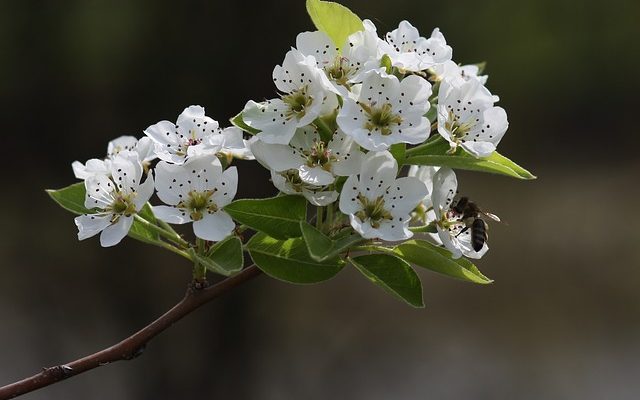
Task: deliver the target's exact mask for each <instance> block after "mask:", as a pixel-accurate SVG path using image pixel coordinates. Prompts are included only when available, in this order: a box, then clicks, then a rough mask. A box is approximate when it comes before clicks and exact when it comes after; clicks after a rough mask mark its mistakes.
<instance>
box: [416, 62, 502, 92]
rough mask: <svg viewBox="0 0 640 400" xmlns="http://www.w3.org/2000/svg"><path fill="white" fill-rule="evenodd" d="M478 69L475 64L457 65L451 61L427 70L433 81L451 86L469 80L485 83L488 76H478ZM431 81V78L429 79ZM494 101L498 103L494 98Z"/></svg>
mask: <svg viewBox="0 0 640 400" xmlns="http://www.w3.org/2000/svg"><path fill="white" fill-rule="evenodd" d="M479 71H480V67H478V66H477V65H475V64H469V65H458V64H456V63H455V62H453V61H450V60H449V61H446V62H444V63H442V64H437V65H435V66H434V67H432V68H430V69H429V73H431V74H432V75H433V76H434V77H433V80H435V81H443V80H446V81H448V82H449V83H452V84H457V85H459V84H461V83H462V82H465V81H468V80H470V79H477V80H478V81H480V83H482V84H483V85H484V84H486V83H487V79H488V78H489V76H488V75H478V73H479ZM430 79H431V78H430ZM495 101H498V99H497V98H496V100H495Z"/></svg>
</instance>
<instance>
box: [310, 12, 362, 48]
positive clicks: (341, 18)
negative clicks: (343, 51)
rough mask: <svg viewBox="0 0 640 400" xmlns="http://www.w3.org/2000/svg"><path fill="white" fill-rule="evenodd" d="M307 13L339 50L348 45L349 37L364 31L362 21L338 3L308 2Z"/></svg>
mask: <svg viewBox="0 0 640 400" xmlns="http://www.w3.org/2000/svg"><path fill="white" fill-rule="evenodd" d="M307 13H309V16H310V17H311V20H312V21H313V24H314V25H315V26H316V28H318V30H320V31H322V32H324V33H326V34H327V36H329V38H331V40H332V41H333V43H334V44H335V45H336V47H338V48H342V46H344V45H345V44H346V41H347V38H348V37H349V35H351V34H353V33H356V32H359V31H362V30H364V25H363V24H362V20H361V19H360V18H358V16H357V15H355V14H354V13H353V12H352V11H351V10H349V9H348V8H347V7H345V6H343V5H341V4H338V3H334V2H331V1H320V0H307Z"/></svg>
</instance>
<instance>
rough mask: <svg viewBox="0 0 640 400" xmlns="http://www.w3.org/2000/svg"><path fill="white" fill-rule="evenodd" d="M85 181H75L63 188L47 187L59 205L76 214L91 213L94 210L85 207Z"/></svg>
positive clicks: (50, 195)
mask: <svg viewBox="0 0 640 400" xmlns="http://www.w3.org/2000/svg"><path fill="white" fill-rule="evenodd" d="M86 193H87V191H86V189H85V187H84V182H79V183H74V184H73V185H70V186H67V187H65V188H62V189H58V190H54V189H47V194H48V195H49V197H51V198H52V199H53V201H55V202H56V203H58V205H60V206H61V207H62V208H64V209H65V210H67V211H71V212H72V213H74V214H91V213H92V211H91V210H89V209H87V208H85V206H84V199H85V196H86Z"/></svg>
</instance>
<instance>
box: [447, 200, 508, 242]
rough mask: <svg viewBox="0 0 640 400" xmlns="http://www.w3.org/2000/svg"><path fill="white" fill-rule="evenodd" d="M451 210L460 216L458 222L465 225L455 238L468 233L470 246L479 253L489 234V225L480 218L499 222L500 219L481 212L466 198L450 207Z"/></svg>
mask: <svg viewBox="0 0 640 400" xmlns="http://www.w3.org/2000/svg"><path fill="white" fill-rule="evenodd" d="M451 210H453V211H454V212H455V213H456V214H458V215H460V220H461V221H462V222H463V223H464V224H465V227H464V228H463V229H462V230H461V231H460V232H459V233H458V234H457V235H456V236H460V235H462V234H463V233H465V232H467V231H470V234H471V246H472V247H473V250H475V251H480V250H481V249H482V247H483V246H484V244H485V243H486V241H487V240H488V239H489V234H488V233H487V231H488V230H489V225H488V224H487V223H486V222H485V220H484V219H482V216H485V217H487V218H489V219H492V220H494V221H496V222H500V218H498V216H497V215H495V214H491V213H488V212H484V211H482V210H481V209H480V207H478V205H477V204H476V203H474V202H472V201H470V200H469V198H468V197H461V198H460V199H458V201H457V202H456V204H455V205H454V206H453V207H451Z"/></svg>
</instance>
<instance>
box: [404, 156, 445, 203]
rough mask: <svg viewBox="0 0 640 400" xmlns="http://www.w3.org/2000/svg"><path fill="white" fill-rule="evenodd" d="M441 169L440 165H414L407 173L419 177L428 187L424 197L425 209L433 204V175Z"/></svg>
mask: <svg viewBox="0 0 640 400" xmlns="http://www.w3.org/2000/svg"><path fill="white" fill-rule="evenodd" d="M439 169H440V167H432V166H418V165H412V166H411V167H410V168H409V173H408V174H407V176H412V177H414V178H417V179H419V180H420V181H421V182H422V183H424V185H425V187H426V188H427V194H426V195H425V196H424V198H423V199H422V206H423V207H424V209H425V210H427V209H429V208H431V207H432V206H433V205H432V203H431V193H433V176H434V175H435V173H436V172H438V170H439Z"/></svg>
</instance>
